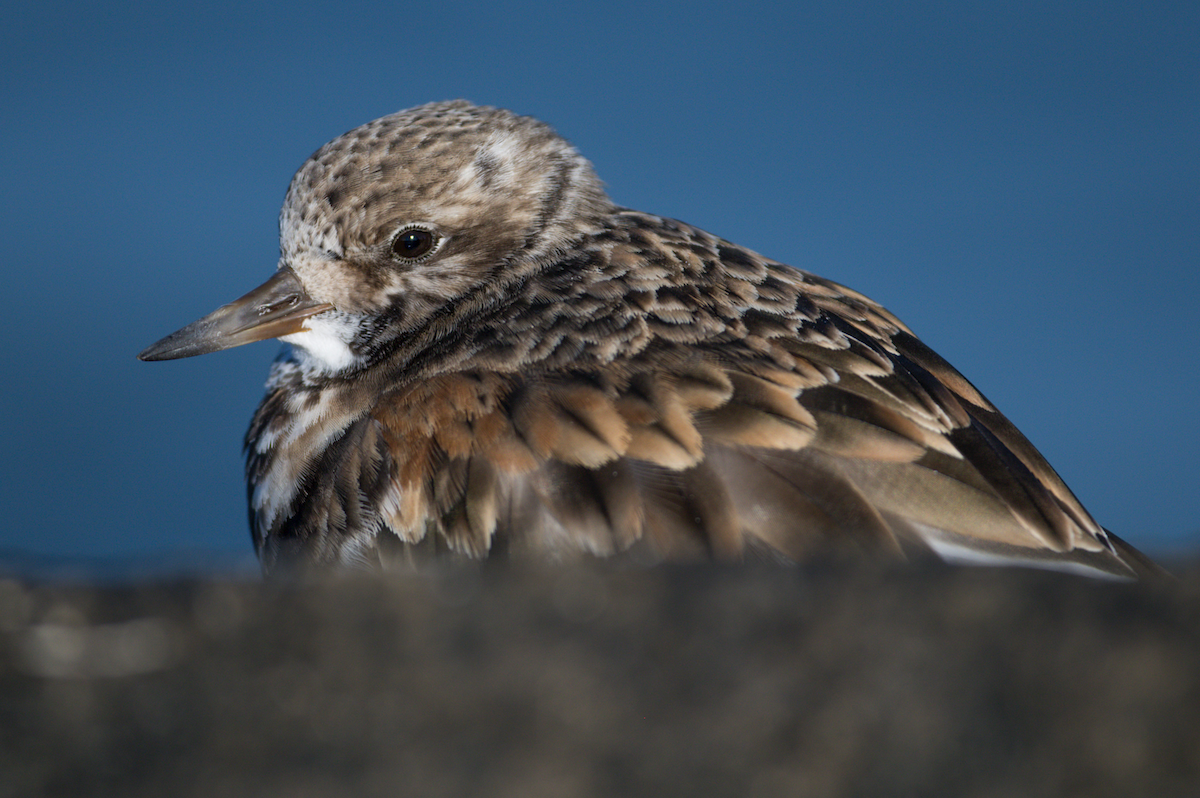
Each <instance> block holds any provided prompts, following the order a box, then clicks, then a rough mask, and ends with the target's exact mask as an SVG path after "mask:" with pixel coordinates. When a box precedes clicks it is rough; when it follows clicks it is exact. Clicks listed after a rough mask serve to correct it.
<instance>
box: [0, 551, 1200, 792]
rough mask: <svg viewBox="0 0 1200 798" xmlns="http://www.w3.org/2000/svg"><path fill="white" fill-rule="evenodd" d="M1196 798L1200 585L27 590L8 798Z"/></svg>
mask: <svg viewBox="0 0 1200 798" xmlns="http://www.w3.org/2000/svg"><path fill="white" fill-rule="evenodd" d="M1197 790H1200V566H1198V565H1193V566H1191V567H1188V568H1186V569H1182V578H1181V580H1180V582H1179V584H1178V585H1173V586H1147V585H1126V584H1112V583H1103V582H1096V581H1092V580H1088V579H1083V578H1077V577H1071V576H1064V575H1060V574H1052V573H1040V572H1030V571H1016V570H990V569H964V570H958V569H951V568H945V567H937V566H933V565H928V566H918V567H912V568H884V567H882V566H875V565H869V566H857V567H854V568H848V567H846V566H842V565H837V566H832V565H831V566H813V567H807V568H800V569H785V568H767V567H756V568H752V567H746V568H714V567H695V568H691V567H671V568H657V569H649V570H639V569H629V568H626V569H620V568H615V567H612V566H605V565H603V564H597V565H594V566H569V567H567V566H564V567H562V568H555V569H550V568H544V569H530V568H521V567H515V566H489V567H487V568H484V569H482V570H448V571H444V572H438V573H433V574H423V575H408V576H398V577H393V578H391V579H389V580H386V581H385V580H382V579H367V578H358V579H341V580H331V581H326V582H319V583H299V582H296V583H285V584H262V583H259V582H257V581H255V580H253V579H239V578H234V579H229V580H227V581H220V580H211V579H208V580H205V579H194V578H188V579H186V580H179V581H174V582H172V581H160V582H155V583H149V584H116V585H113V584H108V585H103V586H88V585H85V584H81V583H74V584H71V583H59V584H54V583H47V582H43V583H34V584H31V583H28V582H23V581H20V580H14V579H8V580H0V796H5V798H7V796H26V795H100V794H103V795H124V796H149V795H172V796H217V795H220V796H268V795H269V796H329V795H355V796H376V795H378V796H396V795H412V796H473V795H481V796H483V795H486V796H489V797H500V796H513V797H514V798H515V797H516V796H528V797H530V798H537V797H538V796H566V795H569V796H601V795H633V796H642V795H644V796H651V795H654V796H659V795H705V796H709V795H750V796H755V795H764V796H766V795H835V794H859V795H866V794H870V795H882V796H887V795H929V794H943V795H956V796H1071V795H1081V796H1082V795H1086V796H1103V795H1184V794H1197V792H1196V791H1197Z"/></svg>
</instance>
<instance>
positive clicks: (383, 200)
mask: <svg viewBox="0 0 1200 798" xmlns="http://www.w3.org/2000/svg"><path fill="white" fill-rule="evenodd" d="M609 206H610V203H609V201H608V198H607V197H606V196H605V194H604V190H603V188H602V187H601V184H600V181H599V179H598V178H597V177H596V175H595V173H594V171H593V170H592V167H591V164H589V163H588V162H587V161H586V160H585V159H584V158H583V157H582V156H581V155H579V153H578V152H577V151H576V150H575V149H574V148H573V147H571V145H570V144H568V143H567V142H566V141H565V140H563V139H562V138H561V137H559V136H558V135H557V134H556V133H554V131H553V130H551V129H550V127H549V126H547V125H546V124H544V123H542V122H539V121H538V120H536V119H532V118H530V117H525V116H517V115H515V114H513V113H511V112H510V111H505V110H502V109H499V108H489V107H478V106H474V105H471V104H470V103H467V102H464V101H461V100H459V101H454V102H442V103H431V104H428V105H422V106H419V107H417V108H411V109H409V110H406V111H401V112H399V113H395V114H392V115H390V116H385V117H383V118H381V119H377V120H375V121H373V122H370V123H368V124H366V125H363V126H362V127H358V128H355V129H354V130H351V131H349V132H348V133H345V134H344V135H342V136H339V137H338V138H336V139H334V140H333V141H331V142H329V143H328V144H326V145H325V146H323V147H321V148H320V149H319V150H317V151H316V152H315V153H314V154H313V155H312V157H310V158H309V159H308V161H307V162H305V163H304V165H303V166H301V167H300V169H299V171H297V173H296V175H295V177H294V178H293V179H292V183H291V186H290V187H289V188H288V192H287V197H286V199H285V200H284V205H283V210H282V212H281V213H280V217H279V230H280V249H281V254H282V264H283V265H286V266H290V267H291V268H292V269H294V270H295V271H296V273H297V274H298V275H299V277H300V280H301V282H302V283H303V284H304V286H305V288H306V289H307V290H308V292H309V293H310V294H311V295H312V296H313V297H314V298H315V299H318V300H320V301H325V302H330V303H331V304H333V305H334V306H335V307H336V308H337V309H338V310H339V311H343V312H346V313H362V312H379V311H380V310H383V309H385V308H387V306H388V305H389V304H391V302H392V301H394V300H395V299H396V298H397V297H400V296H403V298H404V302H405V304H406V306H407V307H406V309H407V311H408V313H409V314H413V313H420V311H421V308H422V307H423V308H424V310H425V311H426V312H428V311H429V310H430V309H431V308H433V307H435V306H436V305H438V304H439V303H440V302H442V301H444V300H446V299H450V298H453V297H455V296H458V295H461V294H462V293H464V292H465V291H466V290H468V289H469V287H470V286H471V285H473V284H474V283H477V282H478V281H481V280H485V279H489V278H492V277H493V276H495V275H497V274H498V273H502V272H504V271H509V272H515V273H519V272H520V271H521V266H522V263H523V262H527V261H537V260H539V259H545V258H547V257H551V256H553V255H554V254H555V253H557V252H561V251H562V250H563V249H564V248H566V247H569V246H570V244H571V243H572V242H573V241H574V240H577V239H578V238H579V236H580V235H581V234H582V233H583V232H584V231H585V230H586V229H587V228H589V227H594V226H595V225H596V224H597V222H596V221H595V220H596V218H597V217H598V216H599V215H600V214H602V213H604V212H605V211H606V210H607V209H608V208H609ZM406 226H420V227H422V228H427V229H429V230H431V231H433V232H434V233H436V234H437V236H438V238H439V247H438V250H437V251H436V252H435V253H434V254H433V256H432V257H430V258H428V259H426V260H425V261H422V262H420V263H417V264H410V263H403V262H397V261H396V259H395V258H393V257H390V255H389V251H388V246H389V243H390V242H391V240H392V238H393V236H394V235H395V234H396V233H397V232H398V231H399V230H401V229H403V228H405V227H406Z"/></svg>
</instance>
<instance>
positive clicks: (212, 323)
mask: <svg viewBox="0 0 1200 798" xmlns="http://www.w3.org/2000/svg"><path fill="white" fill-rule="evenodd" d="M329 310H333V305H329V304H327V303H324V302H317V301H316V300H314V299H312V298H311V297H310V296H309V295H308V294H307V293H305V291H304V288H303V286H301V285H300V280H299V279H297V277H296V274H295V272H293V271H292V270H291V269H287V268H284V269H280V270H279V271H277V272H275V274H274V275H273V276H272V277H271V279H270V280H267V281H266V282H265V283H263V284H262V285H260V286H259V287H258V288H255V289H254V290H253V291H251V292H250V293H248V294H246V295H245V296H243V297H241V298H240V299H237V300H235V301H233V302H230V303H229V304H228V305H222V306H221V307H219V308H217V309H216V310H214V311H213V312H212V313H210V314H208V315H207V316H205V317H204V318H202V319H197V320H196V321H194V322H192V323H191V324H189V325H187V326H186V327H184V328H182V329H180V330H176V331H175V332H173V333H171V334H170V335H168V336H167V337H165V338H163V339H162V340H160V341H157V342H156V343H153V344H151V345H150V346H148V347H146V348H145V349H143V350H142V351H141V352H140V353H138V356H137V357H138V360H145V361H157V360H177V359H179V358H184V357H194V356H195V355H206V354H208V353H209V352H219V351H220V350H222V349H231V348H233V347H235V346H241V345H242V344H249V343H253V342H255V341H263V340H266V339H267V338H278V337H280V336H283V335H291V334H292V333H297V332H300V331H301V330H302V329H303V328H304V321H305V319H307V318H309V317H310V316H315V315H317V314H319V313H325V312H326V311H329Z"/></svg>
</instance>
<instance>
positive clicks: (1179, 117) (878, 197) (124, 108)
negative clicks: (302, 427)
mask: <svg viewBox="0 0 1200 798" xmlns="http://www.w3.org/2000/svg"><path fill="white" fill-rule="evenodd" d="M102 5H104V4H92V3H87V4H84V3H60V2H39V3H36V4H34V3H27V4H21V3H18V4H16V5H9V6H7V10H6V11H3V12H0V14H2V15H3V16H2V17H0V22H3V26H4V30H5V31H6V36H5V39H6V46H5V47H4V48H3V49H2V50H0V62H2V63H0V81H2V88H0V101H2V108H3V118H4V124H3V126H2V129H0V158H2V159H3V160H2V161H0V168H2V170H3V171H2V176H3V186H4V195H5V197H4V210H3V213H2V214H0V223H2V224H3V226H4V227H3V255H2V257H3V262H4V269H5V271H4V274H5V291H4V300H5V301H4V302H3V306H2V308H0V344H2V346H3V352H4V355H3V362H4V364H5V372H6V379H5V386H4V390H3V391H0V410H2V412H3V418H4V424H3V430H4V432H3V442H2V450H0V454H2V456H3V469H4V470H3V475H2V476H3V479H2V480H0V518H2V521H0V525H2V526H0V550H7V551H9V552H12V551H23V552H26V553H31V554H35V555H45V556H50V557H82V558H100V559H101V560H105V559H108V560H113V561H126V562H128V561H131V560H133V561H137V562H145V563H159V564H161V563H188V562H207V561H214V560H216V561H229V562H245V561H246V560H247V559H249V558H251V557H252V555H251V554H250V541H249V535H248V532H247V525H246V519H245V509H244V488H243V486H242V462H241V437H242V434H243V432H244V430H245V427H246V424H247V422H248V420H249V417H250V414H251V412H252V411H253V409H254V406H255V405H256V403H257V401H258V399H259V397H260V395H261V392H262V383H263V380H264V378H265V375H266V370H267V366H268V363H269V362H270V360H271V359H272V358H273V357H274V354H275V352H276V351H277V349H278V347H277V346H276V345H275V344H273V343H269V344H257V345H253V346H249V347H243V348H241V349H237V350H233V351H229V352H224V353H220V354H218V355H210V356H206V357H202V358H197V359H191V360H183V361H178V362H171V363H154V364H147V363H141V362H138V361H136V360H135V359H134V356H135V354H136V353H137V352H138V351H140V350H141V349H142V348H143V347H145V346H146V345H148V344H150V343H151V342H153V341H155V340H157V339H158V338H159V337H161V336H162V335H165V334H166V333H168V332H170V331H172V330H174V329H176V328H177V327H180V326H182V325H183V324H185V323H187V322H190V321H192V320H193V319H195V318H197V317H199V316H200V315H202V314H204V313H207V312H208V311H210V310H212V309H213V308H215V307H216V306H217V305H220V304H222V303H224V302H227V301H229V300H232V299H233V298H235V297H237V296H239V295H241V294H242V293H243V292H245V291H246V290H248V289H249V288H251V287H253V286H255V285H257V284H258V283H259V282H261V281H262V280H263V279H265V278H266V277H267V276H269V275H270V273H271V271H272V270H273V269H274V267H275V262H276V259H277V257H278V249H277V238H276V215H277V213H278V208H279V204H280V202H281V200H282V198H283V192H284V189H285V188H286V186H287V183H288V180H289V179H290V178H291V175H292V172H293V171H294V170H295V169H296V168H297V167H298V166H299V165H300V163H301V162H302V161H303V160H304V159H305V158H306V157H307V156H308V155H309V153H311V152H312V151H313V150H314V149H316V148H317V147H318V146H320V145H321V144H322V143H324V142H325V141H327V140H328V139H330V138H332V137H334V136H336V135H338V134H340V133H342V132H343V131H345V130H347V129H349V128H352V127H355V126H357V125H359V124H361V123H364V122H366V121H368V120H370V119H373V118H375V117H378V116H381V115H383V114H387V113H390V112H392V111H395V110H398V109H400V108H405V107H408V106H412V105H416V104H419V103H423V102H427V101H430V100H441V99H450V98H455V97H465V98H467V99H470V100H473V101H476V102H480V103H486V104H493V105H501V106H505V107H509V108H512V109H514V110H516V111H518V112H520V113H524V114H531V115H534V116H537V117H539V118H542V119H544V120H546V121H547V122H549V123H550V124H552V125H554V126H555V127H556V128H557V129H558V130H559V132H561V133H562V134H563V135H564V136H566V137H567V138H568V139H570V140H571V141H572V142H574V143H575V144H576V145H577V146H578V147H579V149H580V150H581V151H582V152H583V153H584V154H585V155H586V156H587V157H589V158H590V159H591V160H592V161H593V162H594V163H595V165H596V168H597V171H598V172H599V174H600V176H601V177H602V178H603V179H604V180H605V181H606V182H607V183H608V186H609V189H610V193H611V194H612V196H613V197H614V198H615V199H616V200H617V201H618V202H620V203H622V204H625V205H628V206H631V207H634V208H638V209H641V210H646V211H651V212H654V213H658V214H662V215H667V216H673V217H677V218H681V219H684V220H686V221H688V222H691V223H693V224H696V225H699V226H701V227H703V228H706V229H708V230H710V231H712V232H714V233H716V234H718V235H721V236H724V237H726V238H729V239H731V240H734V241H736V242H738V243H741V244H744V245H746V246H748V247H751V248H752V249H756V250H758V251H760V252H762V253H764V254H766V255H768V256H771V257H774V258H777V259H780V260H783V261H786V262H789V263H792V264H794V265H796V266H800V267H803V268H805V269H808V270H811V271H814V272H817V273H818V274H822V275H825V276H827V277H830V278H833V279H836V280H838V281H840V282H843V283H846V284H847V285H850V286H852V287H854V288H857V289H859V290H861V291H863V292H864V293H866V294H868V295H869V296H871V297H873V298H875V299H877V300H878V301H880V302H882V303H883V304H885V305H886V306H887V307H889V308H890V309H891V310H892V311H894V312H895V313H897V314H898V315H899V316H900V317H901V318H902V319H904V320H905V321H906V322H907V323H908V324H909V325H910V326H911V327H912V328H913V329H914V330H915V331H916V332H917V333H918V335H920V336H921V337H922V338H923V339H924V340H925V341H926V342H927V343H929V344H930V345H931V346H932V347H933V348H934V349H936V350H938V351H939V352H940V353H941V354H942V355H944V356H945V357H946V358H947V359H948V360H950V361H951V362H952V363H954V364H955V365H956V366H957V367H958V368H959V369H960V370H961V371H963V372H964V373H965V374H966V375H967V377H968V378H969V379H971V380H972V381H974V382H975V383H976V384H977V385H978V386H979V387H980V388H981V389H982V390H983V391H984V393H986V394H987V395H988V396H989V397H990V398H991V399H992V400H993V401H994V402H995V403H996V404H998V405H999V406H1000V408H1001V409H1002V410H1003V411H1004V412H1005V413H1006V414H1007V415H1008V416H1009V417H1010V418H1011V419H1012V420H1013V421H1014V422H1015V423H1016V424H1017V426H1018V427H1019V428H1021V429H1022V430H1023V431H1024V432H1025V433H1026V434H1027V435H1028V436H1029V438H1030V439H1031V440H1032V441H1033V442H1034V444H1035V445H1036V446H1038V447H1039V448H1040V449H1041V450H1042V452H1043V453H1044V454H1045V455H1046V456H1047V458H1048V459H1049V460H1050V461H1051V463H1053V464H1054V465H1055V467H1056V468H1057V469H1058V470H1059V472H1060V473H1061V474H1062V475H1063V477H1064V478H1065V479H1066V481H1067V483H1068V484H1069V485H1071V486H1072V488H1073V489H1074V490H1075V492H1076V493H1077V494H1078V495H1079V496H1080V498H1081V499H1082V501H1083V503H1084V504H1085V506H1087V507H1089V509H1091V511H1092V512H1093V514H1094V515H1096V517H1097V518H1098V519H1099V520H1100V522H1101V523H1103V524H1105V525H1106V526H1109V527H1110V528H1112V529H1113V530H1114V531H1117V532H1118V533H1119V534H1121V535H1122V536H1124V537H1126V538H1127V539H1129V540H1131V541H1133V542H1134V543H1136V544H1138V545H1140V546H1142V547H1144V548H1146V549H1148V550H1150V551H1152V552H1155V553H1169V552H1172V551H1175V552H1179V551H1184V552H1187V551H1191V552H1194V551H1195V550H1196V549H1197V544H1198V543H1200V514H1198V513H1197V509H1196V506H1197V501H1196V497H1197V491H1198V484H1197V483H1198V481H1200V480H1198V477H1200V468H1198V467H1197V451H1198V450H1200V422H1198V421H1197V412H1196V402H1197V397H1198V394H1200V391H1198V386H1200V346H1198V344H1200V334H1198V332H1197V323H1198V322H1200V312H1198V311H1197V305H1196V303H1197V288H1198V287H1200V280H1198V278H1197V266H1198V265H1200V264H1198V257H1200V256H1198V253H1200V124H1198V123H1200V4H1197V3H1195V2H1179V3H1167V2H1149V3H1113V4H1109V3H1097V2H1078V3H1064V2H1041V1H1040V2H1008V3H990V2H962V1H961V0H955V2H946V3H939V2H933V3H921V4H916V5H909V4H905V3H858V2H845V0H837V1H836V2H818V3H805V2H799V3H769V4H763V7H762V8H759V7H756V6H754V5H752V4H746V3H738V4H733V3H703V2H700V3H697V2H686V3H667V2H636V3H621V2H616V3H613V2H608V3H603V4H595V5H594V6H585V5H582V4H581V5H570V4H564V3H562V2H561V0H554V1H553V2H544V3H540V2H506V3H497V4H495V5H492V6H487V5H479V4H469V3H459V2H453V1H450V2H446V1H444V0H443V1H442V2H437V3H394V4H372V3H354V2H351V3H339V4H336V5H335V4H331V5H329V6H321V5H317V4H311V3H304V2H290V3H287V4H283V3H280V4H274V5H247V4H243V3H237V4H234V3H230V4H207V5H206V6H204V7H195V8H191V7H178V6H177V4H161V3H136V2H135V3H123V4H121V8H120V9H113V8H103V7H99V6H102ZM222 558H225V560H222Z"/></svg>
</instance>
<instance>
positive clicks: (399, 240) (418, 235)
mask: <svg viewBox="0 0 1200 798" xmlns="http://www.w3.org/2000/svg"><path fill="white" fill-rule="evenodd" d="M437 243H438V238H437V236H436V235H434V234H433V233H432V232H430V231H429V230H426V229H425V228H423V227H409V228H406V229H404V230H401V231H400V232H399V233H396V237H395V238H393V239H392V254H393V255H395V256H396V257H397V258H402V259H404V260H420V259H421V258H423V257H425V256H426V255H428V254H429V253H430V252H432V251H433V248H434V247H435V246H437Z"/></svg>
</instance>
